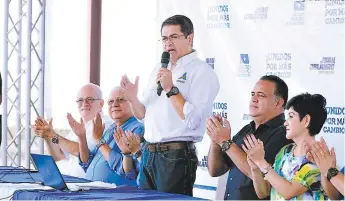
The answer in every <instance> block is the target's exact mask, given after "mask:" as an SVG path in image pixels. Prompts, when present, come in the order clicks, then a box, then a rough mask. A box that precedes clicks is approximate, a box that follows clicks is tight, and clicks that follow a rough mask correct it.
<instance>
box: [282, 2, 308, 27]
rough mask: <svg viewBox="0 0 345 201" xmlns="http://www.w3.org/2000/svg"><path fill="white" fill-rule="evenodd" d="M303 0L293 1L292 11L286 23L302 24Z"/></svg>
mask: <svg viewBox="0 0 345 201" xmlns="http://www.w3.org/2000/svg"><path fill="white" fill-rule="evenodd" d="M304 12H305V0H295V1H293V13H292V17H291V18H290V21H289V22H287V23H286V24H287V25H304V23H305V18H304Z"/></svg>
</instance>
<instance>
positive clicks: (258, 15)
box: [244, 6, 268, 22]
mask: <svg viewBox="0 0 345 201" xmlns="http://www.w3.org/2000/svg"><path fill="white" fill-rule="evenodd" d="M267 14H268V7H267V6H266V7H258V8H256V9H255V10H254V11H253V12H251V13H247V14H245V15H244V20H253V21H254V22H256V21H258V20H266V19H267Z"/></svg>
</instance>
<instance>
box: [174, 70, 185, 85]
mask: <svg viewBox="0 0 345 201" xmlns="http://www.w3.org/2000/svg"><path fill="white" fill-rule="evenodd" d="M186 81H187V72H185V73H183V75H182V76H181V77H179V78H178V79H177V80H176V82H180V83H185V82H186Z"/></svg>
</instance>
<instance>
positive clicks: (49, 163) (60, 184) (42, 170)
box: [31, 154, 112, 192]
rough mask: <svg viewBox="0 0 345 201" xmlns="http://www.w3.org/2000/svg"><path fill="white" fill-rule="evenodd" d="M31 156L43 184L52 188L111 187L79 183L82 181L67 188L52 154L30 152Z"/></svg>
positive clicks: (83, 189)
mask: <svg viewBox="0 0 345 201" xmlns="http://www.w3.org/2000/svg"><path fill="white" fill-rule="evenodd" d="M31 158H32V160H33V161H34V165H35V166H36V169H37V170H38V173H39V174H40V175H41V177H42V179H43V183H44V185H45V186H50V187H52V188H54V189H57V190H60V191H69V192H70V191H85V190H90V189H109V188H112V187H104V186H95V185H94V184H93V185H88V183H89V182H86V184H81V183H84V182H78V183H79V184H77V185H74V186H72V187H71V186H70V187H71V188H72V189H68V187H67V185H66V182H65V180H64V179H63V177H62V174H61V172H60V170H59V168H58V167H57V165H56V163H55V161H54V159H53V157H52V156H47V155H40V154H31ZM74 188H75V189H74Z"/></svg>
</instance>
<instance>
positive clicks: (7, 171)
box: [0, 166, 90, 183]
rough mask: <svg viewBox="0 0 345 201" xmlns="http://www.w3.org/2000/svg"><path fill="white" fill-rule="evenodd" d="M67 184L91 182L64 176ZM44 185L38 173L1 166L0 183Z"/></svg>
mask: <svg viewBox="0 0 345 201" xmlns="http://www.w3.org/2000/svg"><path fill="white" fill-rule="evenodd" d="M62 176H63V179H64V180H65V182H66V183H85V182H90V181H89V180H86V179H82V178H78V177H72V176H67V175H62ZM8 182H9V183H42V182H43V180H42V177H41V175H40V174H39V173H38V172H37V171H25V170H24V169H22V168H18V167H10V166H0V183H8Z"/></svg>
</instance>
